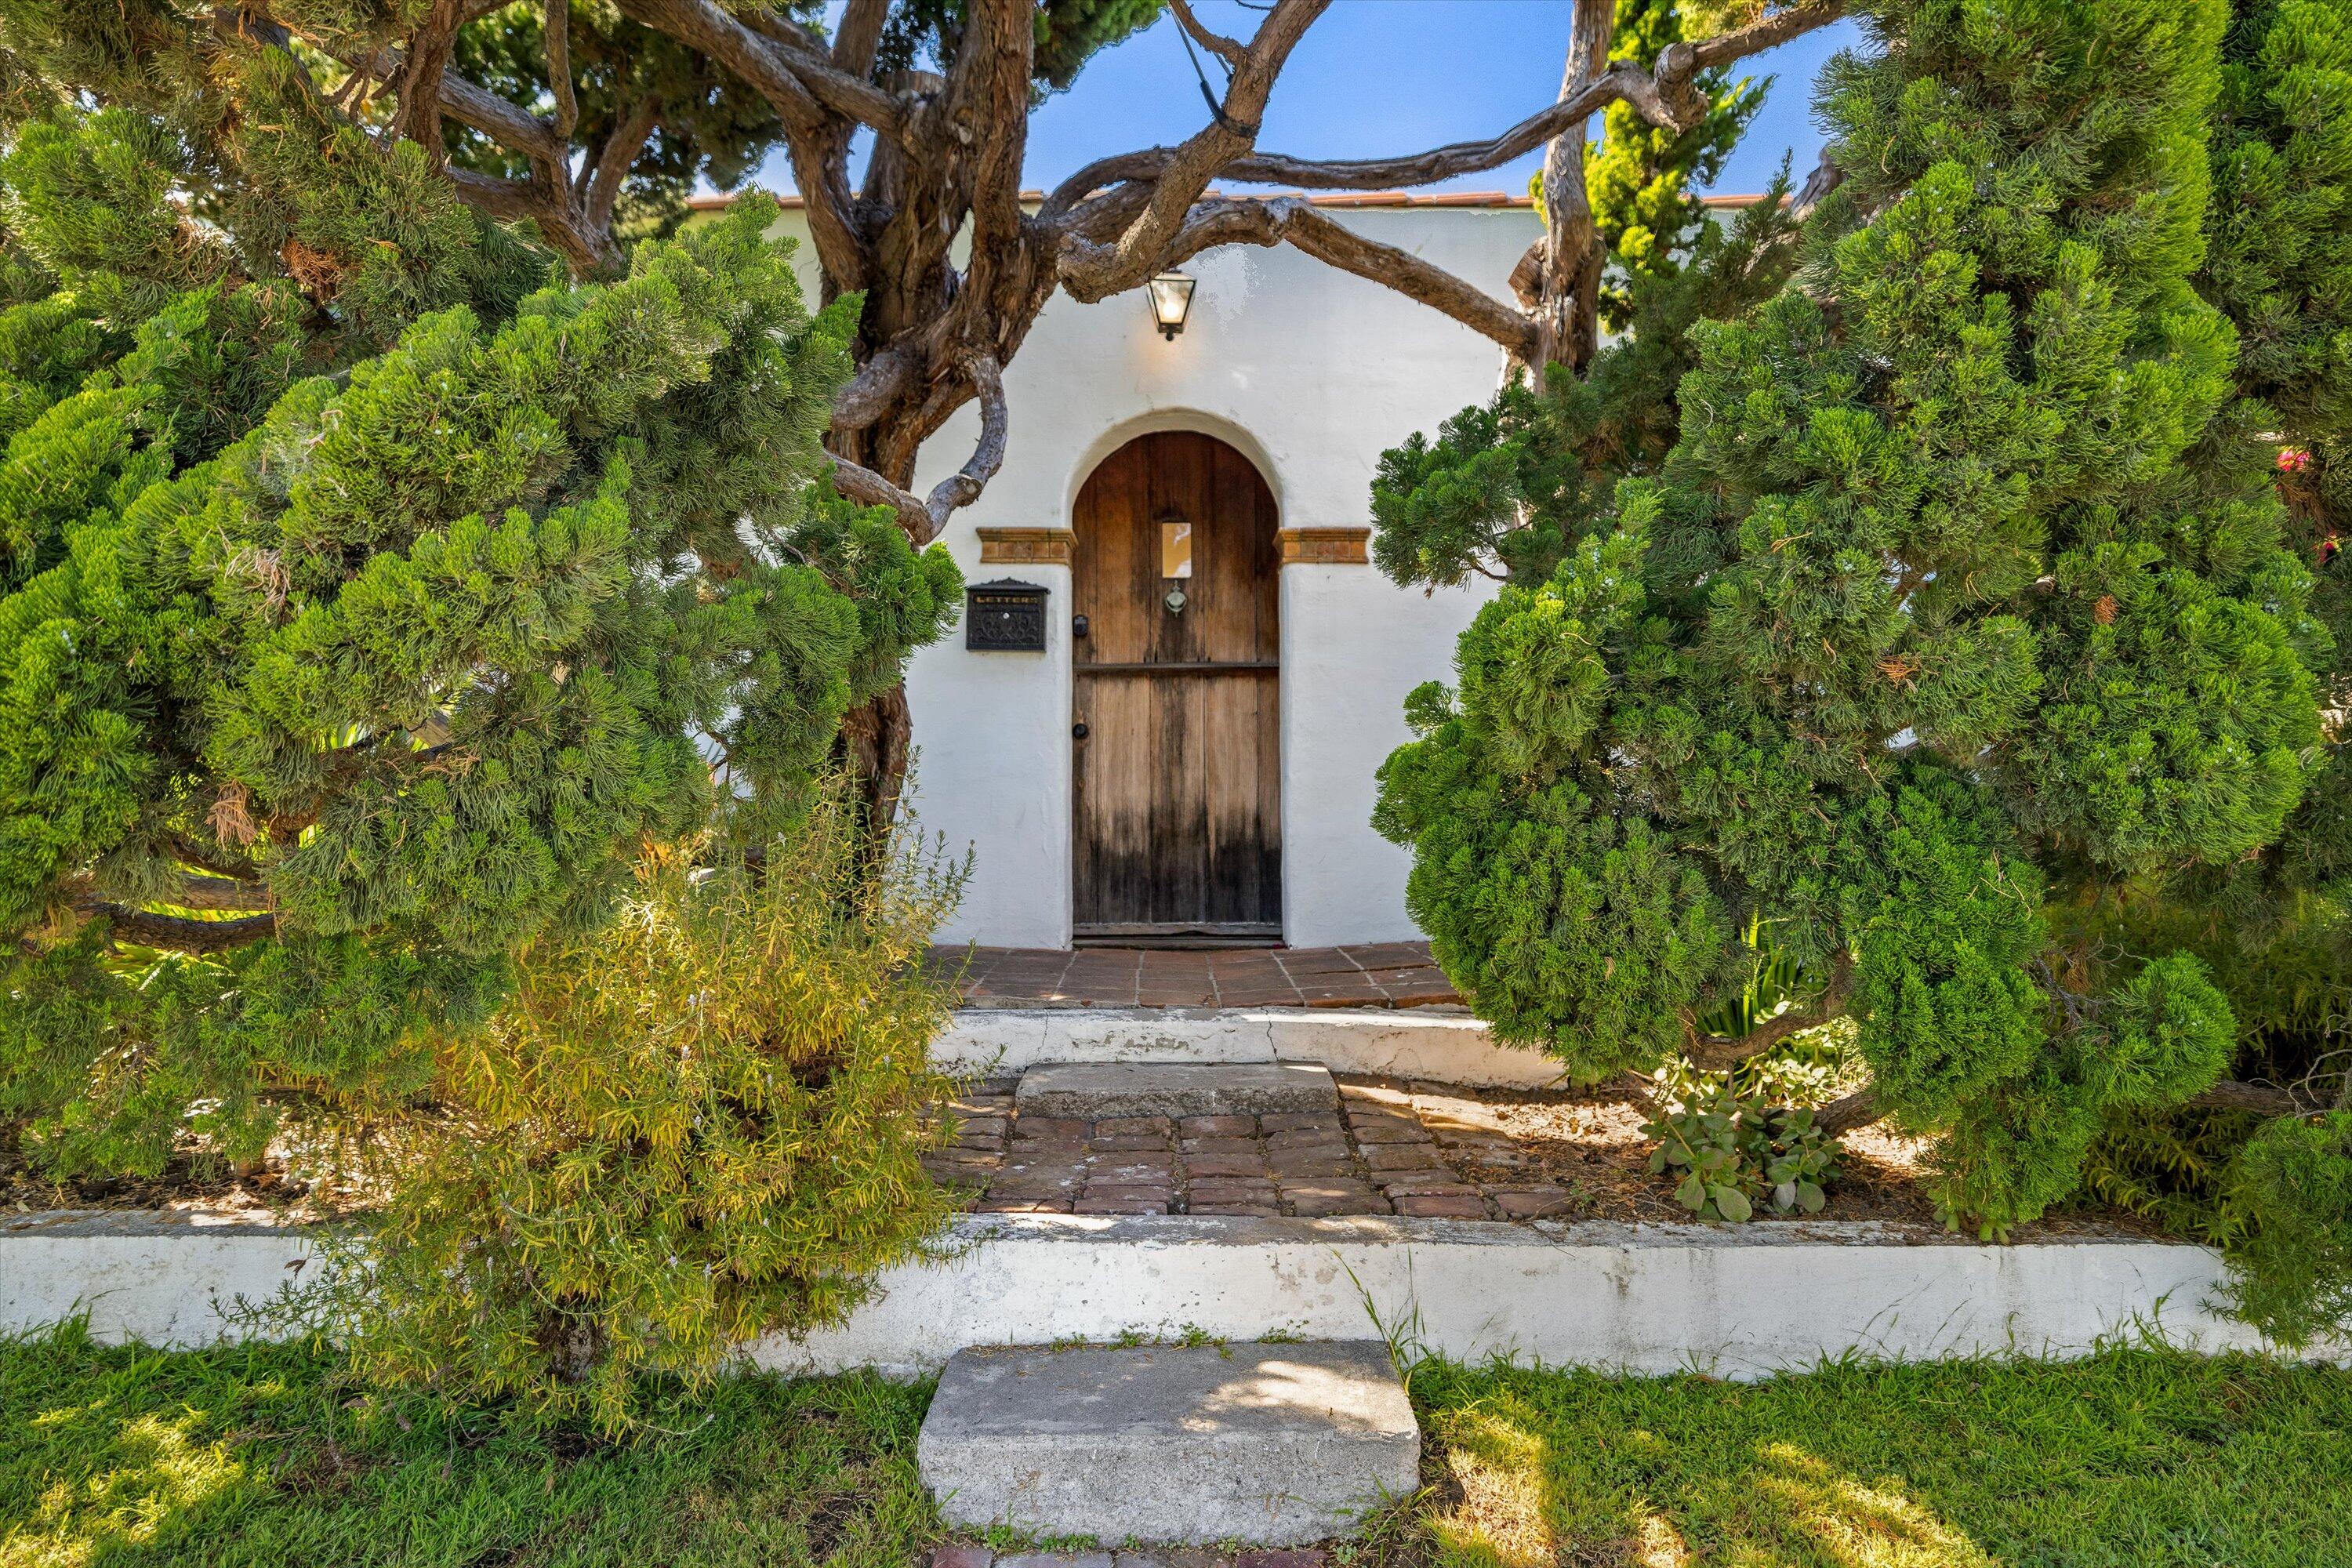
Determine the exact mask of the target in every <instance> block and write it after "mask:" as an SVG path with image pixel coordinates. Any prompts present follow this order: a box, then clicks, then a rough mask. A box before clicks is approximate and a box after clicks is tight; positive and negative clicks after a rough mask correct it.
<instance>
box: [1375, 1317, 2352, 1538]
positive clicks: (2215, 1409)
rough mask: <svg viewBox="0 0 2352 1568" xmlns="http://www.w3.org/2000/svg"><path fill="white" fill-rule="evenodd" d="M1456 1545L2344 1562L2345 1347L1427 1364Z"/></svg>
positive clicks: (2349, 1423) (1441, 1495) (1430, 1418)
mask: <svg viewBox="0 0 2352 1568" xmlns="http://www.w3.org/2000/svg"><path fill="white" fill-rule="evenodd" d="M1412 1390H1413V1402H1414V1404H1415V1405H1418V1406H1419V1407H1420V1409H1421V1411H1422V1423H1423V1428H1424V1431H1425V1433H1426V1435H1427V1436H1428V1437H1430V1438H1431V1439H1433V1444H1432V1445H1431V1446H1432V1447H1434V1448H1435V1449H1436V1453H1435V1456H1434V1458H1433V1459H1432V1460H1431V1461H1430V1462H1429V1463H1428V1464H1427V1465H1425V1467H1424V1471H1423V1475H1424V1479H1426V1480H1427V1481H1429V1482H1430V1483H1431V1491H1430V1495H1429V1497H1428V1498H1427V1499H1426V1500H1424V1503H1423V1510H1422V1515H1421V1523H1422V1527H1423V1534H1424V1538H1425V1542H1426V1549H1427V1551H1428V1552H1429V1554H1430V1555H1431V1556H1432V1557H1433V1559H1434V1560H1435V1561H1437V1562H1438V1563H1444V1564H1447V1565H1448V1568H1453V1565H1456V1564H1461V1565H1468V1564H1512V1565H1517V1564H1538V1563H1541V1564H1552V1563H1574V1564H1584V1563H1594V1564H1599V1563H1610V1564H1616V1563H1626V1564H1635V1563H1639V1564H1643V1565H1645V1568H1646V1565H1649V1564H1661V1565H1664V1564H1675V1565H1679V1564H1684V1563H1690V1564H1699V1563H1706V1564H1709V1565H1711V1568H1767V1565H1770V1568H1780V1564H1792V1565H1794V1564H1804V1565H1807V1568H1811V1565H1815V1564H1818V1565H1821V1568H1974V1565H1977V1564H1985V1563H2014V1564H2021V1565H2022V1564H2034V1565H2042V1564H2053V1565H2054V1564H2061V1563H2063V1564H2067V1565H2069V1568H2073V1565H2075V1564H2116V1565H2117V1568H2124V1565H2129V1568H2147V1565H2149V1564H2185V1563H2199V1564H2204V1563H2210V1564H2215V1565H2217V1568H2218V1565H2223V1564H2226V1565H2229V1568H2261V1565H2268V1564H2276V1565H2277V1568H2288V1565H2290V1564H2292V1565H2294V1568H2343V1565H2346V1564H2352V1372H2347V1371H2345V1370H2341V1369H2327V1368H2313V1367H2296V1366H2287V1365H2281V1364H2278V1363H2271V1362H2265V1361H2261V1360H2255V1359H2251V1358H2243V1357H2230V1358H2226V1359H2221V1360H2211V1361H2207V1360H2200V1359H2196V1358H2193V1357H2189V1356H2182V1355H2177V1354H2172V1353H2169V1352H2161V1351H2158V1352H2149V1351H2126V1350H2117V1351H2113V1352H2108V1353H2106V1354H2103V1355H2101V1356H2098V1357H2097V1358H2095V1359H2094V1360H2091V1361H2088V1362H2074V1363H2046V1362H2045V1363H1989V1362H1966V1363H1943V1364H1938V1365H1915V1366H1900V1367H1898V1366H1885V1365H1863V1364H1854V1365H1849V1366H1835V1367H1830V1368H1827V1369H1824V1370H1822V1371H1820V1372H1816V1373H1808V1374H1807V1375H1805V1376H1801V1377H1785V1378H1780V1379H1776V1380H1774V1381H1773V1382H1770V1383H1767V1384H1744V1385H1743V1384H1724V1383H1717V1382H1716V1381H1714V1380H1712V1379H1707V1378H1697V1377H1679V1378H1669V1379H1663V1380H1646V1379H1622V1378H1606V1377H1599V1376H1594V1375H1591V1374H1589V1373H1528V1372H1521V1371H1515V1370H1511V1369H1507V1368H1494V1369H1486V1370H1465V1369H1462V1368H1456V1367H1450V1366H1444V1365H1426V1366H1423V1367H1422V1368H1420V1369H1419V1370H1417V1371H1416V1373H1414V1376H1413V1384H1412Z"/></svg>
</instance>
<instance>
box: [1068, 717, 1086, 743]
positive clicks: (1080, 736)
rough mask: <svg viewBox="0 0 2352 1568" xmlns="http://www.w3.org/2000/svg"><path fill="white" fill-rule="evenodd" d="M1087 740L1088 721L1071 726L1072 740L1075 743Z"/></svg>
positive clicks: (1080, 721) (1081, 721)
mask: <svg viewBox="0 0 2352 1568" xmlns="http://www.w3.org/2000/svg"><path fill="white" fill-rule="evenodd" d="M1086 738H1087V721H1085V720H1084V719H1081V720H1079V721H1077V722H1076V723H1075V724H1073V725H1071V726H1070V739H1071V740H1073V741H1083V740H1085V739H1086Z"/></svg>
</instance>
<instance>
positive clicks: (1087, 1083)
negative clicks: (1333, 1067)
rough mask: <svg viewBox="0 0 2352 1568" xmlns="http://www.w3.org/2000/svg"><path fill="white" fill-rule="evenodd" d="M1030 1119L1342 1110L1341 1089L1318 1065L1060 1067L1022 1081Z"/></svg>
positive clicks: (1017, 1105) (1019, 1092) (1038, 1070)
mask: <svg viewBox="0 0 2352 1568" xmlns="http://www.w3.org/2000/svg"><path fill="white" fill-rule="evenodd" d="M1013 1107H1014V1109H1016V1110H1019V1111H1020V1112H1021V1114H1022V1115H1024V1116H1056V1117H1060V1116H1066V1117H1073V1118H1076V1120H1079V1121H1101V1120H1103V1119H1104V1118H1106V1117H1120V1116H1278V1115H1283V1114H1286V1113H1296V1112H1311V1111H1318V1110H1339V1085H1338V1084H1337V1083H1336V1082H1334V1081H1333V1080H1332V1078H1331V1074H1330V1072H1329V1070H1328V1069H1327V1068H1323V1067H1320V1066H1318V1065H1317V1064H1315V1063H1312V1062H1233V1063H1220V1064H1214V1065H1211V1064H1203V1063H1197V1062H1058V1063H1053V1064H1049V1065H1046V1066H1042V1067H1033V1068H1030V1069H1029V1070H1028V1071H1026V1072H1024V1073H1023V1074H1022V1075H1021V1082H1020V1085H1019V1086H1018V1087H1017V1088H1015V1089H1013Z"/></svg>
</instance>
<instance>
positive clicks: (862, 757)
mask: <svg viewBox="0 0 2352 1568" xmlns="http://www.w3.org/2000/svg"><path fill="white" fill-rule="evenodd" d="M913 735H914V714H913V712H912V711H911V710H909V709H908V706H907V687H906V683H905V682H904V681H901V682H900V683H899V684H898V685H896V686H893V687H891V688H890V689H888V690H887V691H883V692H878V693H877V694H876V695H875V697H874V698H873V700H871V701H869V702H866V704H865V705H863V706H862V707H858V708H853V709H851V710H850V711H849V713H848V716H847V717H845V718H844V719H843V720H842V721H841V744H842V752H843V754H844V758H845V761H846V762H847V763H848V764H849V772H850V777H851V779H852V780H853V781H854V787H855V789H856V795H857V802H858V806H859V809H860V810H861V811H862V812H863V813H864V815H865V818H866V826H868V827H870V828H873V829H875V830H877V832H887V830H888V829H889V827H890V826H891V825H892V824H893V823H895V822H896V821H897V820H898V796H899V795H900V793H901V792H902V791H903V790H904V789H905V788H906V784H907V759H908V754H909V752H910V742H911V740H912V737H913Z"/></svg>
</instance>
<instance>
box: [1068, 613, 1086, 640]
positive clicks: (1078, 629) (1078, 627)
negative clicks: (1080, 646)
mask: <svg viewBox="0 0 2352 1568" xmlns="http://www.w3.org/2000/svg"><path fill="white" fill-rule="evenodd" d="M1070 635H1071V636H1072V637H1084V636H1086V635H1087V618H1086V616H1071V617H1070Z"/></svg>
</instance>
